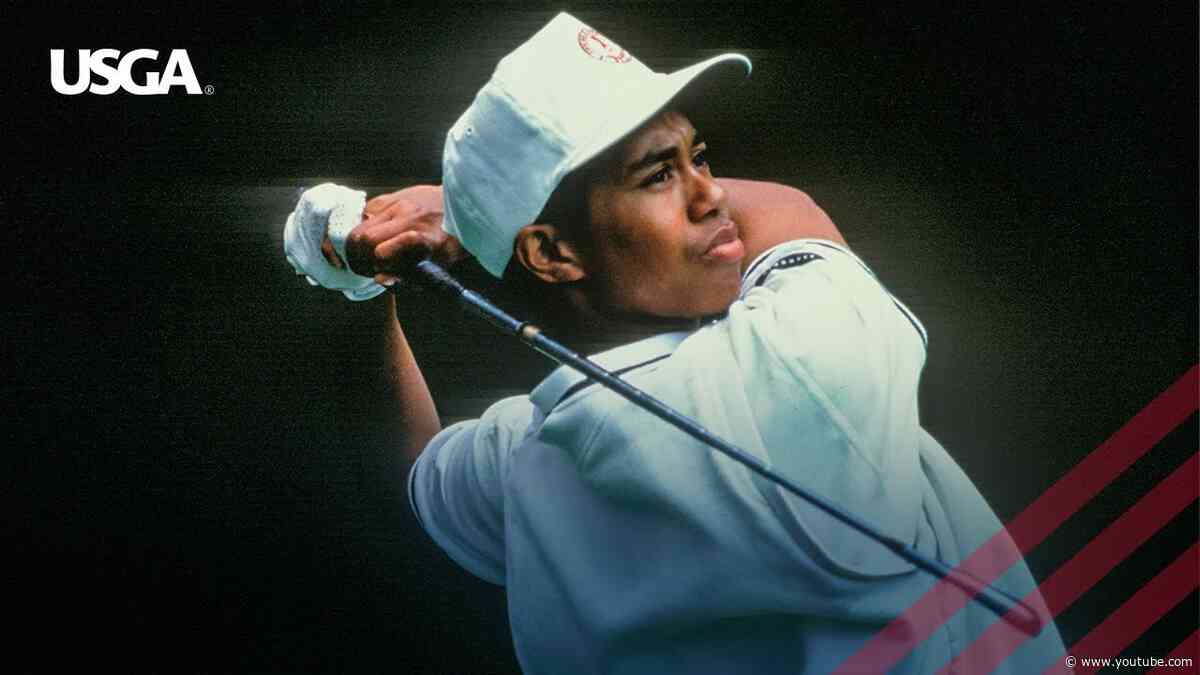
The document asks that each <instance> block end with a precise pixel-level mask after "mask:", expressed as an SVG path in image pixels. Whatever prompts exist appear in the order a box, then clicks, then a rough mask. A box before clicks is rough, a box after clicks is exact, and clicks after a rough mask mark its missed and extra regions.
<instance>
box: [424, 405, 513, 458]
mask: <svg viewBox="0 0 1200 675" xmlns="http://www.w3.org/2000/svg"><path fill="white" fill-rule="evenodd" d="M534 420H535V410H534V406H533V403H531V402H530V399H529V397H528V396H510V397H507V398H503V399H500V400H499V401H497V402H495V403H493V404H492V405H490V406H488V408H487V410H485V411H484V413H483V414H482V415H480V416H479V417H478V418H475V419H465V420H459V421H456V422H454V423H453V424H450V425H448V426H447V427H446V428H444V429H442V431H440V432H438V434H437V435H436V436H434V437H433V440H431V441H430V442H429V444H428V445H427V446H426V447H425V451H424V453H422V457H424V458H442V460H443V461H448V460H449V457H450V456H451V455H455V456H458V457H472V458H473V460H472V461H474V462H475V463H477V464H480V465H483V466H486V467H487V468H488V469H489V470H490V471H492V472H493V473H495V474H496V475H501V474H502V473H503V471H502V468H501V465H502V464H503V463H504V460H505V458H506V457H507V455H508V453H509V452H510V451H511V450H512V449H513V448H514V447H516V446H517V445H518V444H520V443H521V441H523V440H524V439H525V437H526V436H528V434H529V432H530V429H531V427H532V426H533V424H534Z"/></svg>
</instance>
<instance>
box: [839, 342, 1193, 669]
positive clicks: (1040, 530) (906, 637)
mask: <svg viewBox="0 0 1200 675" xmlns="http://www.w3.org/2000/svg"><path fill="white" fill-rule="evenodd" d="M1198 388H1200V365H1197V366H1192V368H1191V369H1190V370H1188V372H1187V373H1186V374H1185V375H1184V376H1183V377H1181V378H1179V380H1177V381H1176V382H1175V384H1172V385H1171V386H1170V387H1169V388H1168V389H1167V390H1166V391H1164V392H1163V393H1161V394H1159V395H1158V397H1157V398H1155V399H1154V400H1153V401H1151V402H1150V405H1148V406H1146V407H1145V408H1143V409H1142V411H1141V412H1139V413H1138V414H1137V415H1134V417H1133V419H1131V420H1129V422H1127V423H1126V424H1125V426H1123V427H1121V428H1120V429H1119V430H1118V431H1117V432H1116V433H1115V434H1113V435H1112V436H1111V437H1110V438H1109V439H1108V440H1107V441H1105V442H1104V443H1102V444H1101V445H1100V447H1098V448H1096V449H1095V450H1093V451H1092V452H1091V453H1090V454H1089V455H1088V456H1087V457H1085V458H1084V460H1083V461H1082V462H1080V463H1079V464H1077V465H1076V466H1075V468H1074V469H1072V470H1071V471H1069V472H1067V475H1065V476H1063V477H1062V478H1060V479H1059V480H1058V481H1057V482H1055V484H1054V485H1053V486H1051V487H1050V489H1049V490H1046V491H1045V492H1044V493H1042V495H1041V496H1040V497H1038V498H1037V500H1035V501H1034V503H1033V504H1031V505H1030V506H1028V507H1026V509H1025V510H1024V511H1022V512H1021V513H1020V514H1019V515H1018V516H1017V517H1016V518H1015V519H1013V521H1012V523H1011V524H1010V525H1009V527H1008V529H1007V530H1006V529H1001V530H1000V531H999V532H997V533H996V535H995V536H993V537H992V538H991V539H989V540H988V541H987V542H986V543H984V544H983V545H982V546H980V547H979V548H978V549H977V550H976V551H975V552H974V553H972V554H971V555H970V556H969V557H968V558H967V559H966V560H965V561H964V562H963V563H962V564H960V565H959V569H962V570H964V571H966V572H967V573H969V574H972V575H974V576H975V577H977V578H979V579H981V580H982V581H984V582H987V583H991V582H993V581H995V580H996V578H997V577H999V576H1000V575H1001V574H1002V573H1003V572H1004V571H1006V570H1007V569H1008V568H1009V567H1011V566H1012V565H1013V564H1014V563H1016V562H1017V561H1018V560H1019V559H1020V558H1021V556H1022V555H1023V554H1024V553H1025V552H1027V551H1029V550H1030V549H1032V548H1033V547H1034V546H1036V545H1038V544H1039V543H1041V541H1042V540H1043V539H1045V538H1046V536H1047V535H1049V534H1050V533H1051V532H1053V531H1054V530H1055V529H1056V528H1057V527H1058V526H1059V525H1061V524H1062V523H1063V521H1065V520H1066V519H1067V518H1069V517H1070V516H1071V515H1072V514H1074V513H1075V512H1076V511H1078V510H1079V509H1080V508H1081V507H1082V506H1083V505H1084V504H1086V503H1087V502H1088V501H1089V500H1091V499H1092V497H1094V496H1096V493H1098V492H1100V490H1101V489H1103V488H1104V487H1105V486H1106V485H1108V484H1109V483H1110V482H1112V480H1113V479H1114V478H1116V477H1117V476H1119V475H1120V474H1121V472H1123V471H1124V470H1125V469H1127V468H1129V466H1130V465H1131V464H1133V463H1134V462H1135V461H1137V460H1138V458H1140V457H1141V456H1142V455H1144V454H1146V452H1147V451H1149V450H1150V448H1152V447H1154V445H1155V444H1157V443H1158V442H1159V441H1160V440H1162V438H1163V437H1164V436H1166V435H1167V434H1168V433H1169V432H1170V431H1171V430H1172V429H1174V428H1175V427H1177V426H1179V425H1180V424H1181V423H1182V422H1183V421H1184V420H1186V419H1187V418H1188V416H1189V415H1191V414H1192V413H1193V412H1194V411H1195V410H1196V408H1197V406H1198V404H1200V401H1198V400H1197V399H1198V398H1200V394H1198ZM1010 531H1011V532H1012V535H1011V537H1012V538H1011V539H1010V535H1009V532H1010ZM1014 544H1015V545H1014ZM969 601H970V599H969V598H968V597H967V596H966V594H964V593H961V592H959V591H958V590H957V589H956V588H955V587H954V586H952V585H951V584H949V583H948V582H945V581H941V582H938V583H937V584H935V585H934V586H933V588H931V589H929V591H927V592H926V593H925V594H924V595H923V596H921V599H920V600H917V602H916V603H914V604H913V605H912V606H911V607H909V608H908V609H907V610H905V611H904V613H902V614H901V615H900V616H898V617H896V618H895V619H893V620H892V622H891V623H889V624H888V625H887V626H885V627H884V628H883V630H881V631H879V632H878V633H876V634H875V636H874V637H872V638H871V639H870V640H868V641H867V643H866V644H864V645H863V647H862V648H861V649H859V650H858V651H857V652H855V653H854V654H853V655H851V656H850V658H848V659H846V661H845V662H843V663H842V665H841V667H839V668H838V670H837V671H836V673H838V674H839V675H850V674H853V673H862V672H882V671H886V670H890V669H891V668H892V667H894V666H895V665H896V664H897V663H899V662H900V661H901V659H903V658H904V657H905V656H907V655H908V653H909V652H911V651H912V649H913V648H914V647H916V646H917V645H918V644H920V643H921V642H922V641H924V640H925V639H926V638H928V637H929V636H930V635H932V634H933V632H934V631H935V630H937V629H938V627H939V626H941V625H942V624H943V623H945V621H946V619H947V618H949V617H950V616H951V615H953V614H954V613H955V612H957V611H958V610H960V609H962V608H963V607H964V606H966V604H967V602H969ZM1039 604H1040V603H1035V604H1034V605H1033V606H1034V607H1035V608H1037V607H1038V605H1039Z"/></svg>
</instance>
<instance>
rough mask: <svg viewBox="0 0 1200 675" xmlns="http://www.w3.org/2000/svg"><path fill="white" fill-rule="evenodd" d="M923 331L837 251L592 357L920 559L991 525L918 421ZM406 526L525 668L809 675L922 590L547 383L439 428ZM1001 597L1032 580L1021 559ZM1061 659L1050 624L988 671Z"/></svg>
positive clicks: (848, 540)
mask: <svg viewBox="0 0 1200 675" xmlns="http://www.w3.org/2000/svg"><path fill="white" fill-rule="evenodd" d="M925 342H926V335H925V331H924V328H923V327H922V326H921V324H920V323H919V322H918V321H917V319H916V318H915V317H914V316H913V315H912V313H911V312H910V311H909V310H908V309H907V308H905V307H904V305H902V304H901V303H900V302H899V301H898V300H896V299H895V298H893V297H892V296H891V295H890V294H889V293H888V292H887V291H886V289H884V288H883V286H882V285H881V284H880V283H879V282H878V280H877V279H876V278H875V277H874V275H873V274H872V273H871V272H870V270H869V269H868V268H867V267H866V265H864V264H863V263H862V261H861V260H859V259H858V258H857V257H856V256H855V255H854V254H852V253H851V252H850V251H848V250H847V249H845V248H844V247H842V246H839V245H837V244H834V243H831V242H828V241H824V240H815V239H806V240H797V241H793V242H788V243H786V244H783V245H780V246H777V247H775V248H774V249H772V250H771V251H768V252H767V253H765V254H764V255H763V256H761V257H760V258H759V259H758V260H756V261H755V263H754V264H753V265H751V267H750V268H748V270H747V273H746V275H745V277H744V279H743V285H742V293H741V296H740V298H739V300H738V301H737V302H735V303H734V304H733V305H732V306H731V307H730V310H729V313H728V316H727V317H726V318H724V319H721V320H719V321H716V322H714V323H711V324H709V325H707V326H704V327H703V328H701V329H699V330H697V331H695V332H693V333H690V334H688V333H672V334H666V335H660V336H657V337H654V338H650V339H647V340H642V341H639V342H636V343H633V344H629V345H626V346H623V347H620V348H618V349H614V350H611V351H608V352H605V353H603V354H600V355H597V356H595V357H593V358H594V360H596V361H597V362H599V363H600V364H602V365H603V366H605V367H606V368H608V369H610V370H612V371H615V372H618V373H620V374H621V375H622V377H624V378H625V379H626V380H628V381H629V382H631V383H632V384H634V385H636V386H638V387H641V388H642V389H644V390H646V391H647V392H648V393H650V394H651V395H653V396H655V397H657V398H659V399H660V400H662V401H664V402H666V403H667V404H669V405H670V406H672V407H674V408H675V409H676V410H678V411H680V412H682V413H683V414H685V415H688V416H690V417H692V418H693V419H695V420H697V421H699V422H700V423H701V424H702V425H704V426H705V427H707V428H708V429H709V430H710V431H712V432H714V433H716V434H717V435H719V436H721V437H723V438H725V439H727V440H729V441H731V442H733V443H735V444H736V445H738V446H740V447H741V448H742V449H744V450H746V451H747V452H749V453H751V454H753V455H755V456H756V457H758V458H759V459H761V460H763V461H764V462H766V463H768V464H769V465H771V466H773V467H774V468H775V469H776V470H779V471H781V472H783V473H784V474H785V475H787V476H788V477H789V478H791V479H792V480H794V481H797V482H799V483H800V484H801V485H803V486H805V487H806V488H808V489H809V490H811V491H813V492H816V493H819V494H821V495H824V496H825V497H828V498H829V499H831V500H833V501H834V502H836V503H838V504H841V505H843V506H844V507H846V508H848V509H850V510H852V511H853V512H855V513H856V514H858V515H859V516H861V517H864V518H866V519H867V520H869V521H870V522H872V523H873V524H874V525H875V526H876V527H877V528H879V529H881V530H883V531H884V532H886V533H887V534H890V535H891V536H893V537H896V538H898V539H901V540H903V541H908V542H914V543H915V545H916V547H917V548H918V549H920V550H921V551H923V552H924V553H926V554H929V555H932V556H936V557H939V558H941V559H942V560H944V561H946V562H949V563H956V562H958V561H960V560H961V559H963V558H964V557H965V556H966V555H967V554H969V553H971V552H972V551H973V550H974V549H975V548H977V547H978V546H979V545H980V544H982V543H983V542H984V541H986V540H987V539H988V538H990V537H991V536H992V535H993V534H995V533H996V532H997V531H999V529H1000V523H999V521H998V520H997V519H996V517H995V515H994V514H993V513H992V511H991V509H990V508H989V507H988V506H987V504H986V503H985V502H984V500H983V499H982V497H981V496H980V495H979V493H978V491H977V490H976V489H975V488H974V486H973V485H972V484H971V483H970V481H969V480H968V479H967V478H966V476H965V475H964V474H963V473H962V471H961V470H960V469H959V467H958V466H957V465H956V464H955V463H954V461H953V460H952V459H951V458H950V457H949V455H947V454H946V452H945V450H944V449H942V447H941V446H940V445H939V444H938V443H937V442H936V441H935V440H934V439H933V438H932V437H930V436H929V435H928V434H927V433H926V432H925V431H924V430H923V429H922V428H921V426H920V422H919V418H918V414H917V385H918V380H919V376H920V372H921V368H922V367H923V365H924V360H925ZM409 494H410V499H411V503H412V506H413V509H414V511H415V512H416V514H417V517H418V519H419V520H420V522H421V524H422V526H423V527H424V528H425V530H426V531H427V532H428V533H429V534H430V536H431V537H433V539H434V540H435V541H436V542H437V543H438V544H439V545H440V546H441V548H443V549H444V550H445V551H446V553H447V554H449V556H450V557H451V558H453V559H454V560H455V561H456V562H458V563H459V564H460V565H462V566H463V567H464V568H466V569H467V570H469V571H471V572H472V573H474V574H476V575H477V576H479V577H481V578H483V579H485V580H487V581H490V582H493V583H496V584H502V585H505V586H506V587H507V590H508V606H509V618H510V622H511V625H512V632H513V640H514V643H515V646H516V650H517V654H518V657H519V658H520V661H521V664H522V667H523V668H524V669H525V670H526V672H530V673H566V672H570V673H572V674H573V675H579V674H582V673H593V672H595V673H670V672H679V673H759V674H761V673H792V674H794V673H823V672H828V671H830V670H832V669H833V668H835V667H836V666H837V664H839V663H841V662H842V661H843V660H844V659H845V658H846V657H848V656H849V655H850V654H852V653H854V651H855V650H856V649H857V648H858V647H860V646H861V645H862V644H863V643H864V641H865V640H867V639H868V638H870V637H871V636H872V635H873V634H874V633H875V632H877V631H878V630H879V629H880V628H881V627H882V626H883V625H885V624H886V623H887V622H888V621H889V620H890V619H892V618H894V617H895V616H897V615H898V614H900V613H901V612H903V611H904V610H905V609H906V608H908V607H909V606H910V605H911V604H912V603H913V602H915V601H916V600H917V599H918V598H919V597H920V596H921V595H922V594H923V593H924V592H925V591H926V590H927V589H928V588H929V587H930V586H931V585H932V584H933V580H932V579H931V578H929V577H928V575H926V574H925V573H923V572H919V571H916V570H914V569H913V568H912V566H911V565H909V564H908V563H906V562H904V561H903V560H900V559H899V558H896V557H895V556H894V555H892V554H891V553H889V552H888V551H886V550H885V549H883V548H882V547H881V546H879V545H878V544H876V543H874V542H873V541H871V540H868V539H866V538H865V537H863V536H861V535H859V534H857V533H855V532H854V531H852V530H850V529H849V528H847V527H845V526H844V525H841V524H840V523H838V522H836V521H834V520H832V519H831V518H830V517H828V516H827V515H825V514H823V513H821V512H819V511H817V510H816V509H815V508H813V507H811V506H809V505H808V504H807V503H805V502H803V501H801V500H799V499H797V498H795V497H792V496H791V495H789V494H788V493H785V492H783V491H782V490H781V489H779V488H778V487H776V486H775V485H774V484H772V483H770V482H768V481H766V480H764V479H761V478H760V477H758V476H756V475H755V474H753V473H751V472H750V471H749V470H747V469H745V468H744V467H742V466H741V465H739V464H737V463H736V462H734V461H733V460H730V459H728V458H727V457H724V456H723V455H720V454H718V453H716V452H715V451H712V450H710V449H708V448H707V447H706V446H704V445H702V444H700V443H699V442H697V441H694V440H693V439H691V438H690V437H688V436H686V435H684V434H683V433H682V432H680V431H678V430H677V429H675V428H674V427H671V426H669V425H667V424H666V423H664V422H662V421H660V420H658V419H657V418H654V417H653V416H651V415H650V414H649V413H647V412H645V411H643V410H641V409H640V408H637V407H636V406H634V405H633V404H631V403H629V402H627V401H625V400H624V399H622V398H620V397H618V396H617V395H616V394H613V393H612V392H609V391H608V390H606V389H604V388H602V387H600V386H599V385H597V384H594V383H591V382H589V381H587V380H586V379H584V378H583V377H582V376H581V375H579V374H578V373H576V372H575V371H572V370H569V369H566V368H560V369H558V370H556V371H555V372H554V373H552V374H551V375H550V376H549V377H548V378H547V379H546V380H545V381H543V382H542V383H541V384H540V385H539V386H538V387H537V388H536V389H535V390H534V391H533V393H532V394H531V395H530V396H528V397H526V396H520V397H513V398H508V399H504V400H502V401H500V402H498V403H496V404H495V405H493V406H492V407H491V408H489V409H488V410H487V412H486V413H484V415H483V417H482V418H480V419H478V420H472V421H469V422H462V423H459V424H455V425H453V426H451V427H449V428H447V429H445V430H443V431H442V432H441V433H440V434H438V435H437V436H436V437H435V438H434V439H433V440H432V441H431V442H430V444H429V446H428V447H427V448H426V449H425V451H424V453H423V454H422V455H421V457H420V459H419V460H418V461H417V463H416V464H415V466H414V467H413V469H412V472H411V474H410V476H409ZM1000 585H1001V586H1002V587H1004V588H1006V589H1008V590H1010V591H1012V592H1014V593H1015V594H1017V595H1018V596H1023V595H1024V594H1026V593H1028V592H1029V591H1031V590H1033V589H1034V587H1035V584H1034V582H1033V580H1032V577H1031V576H1030V574H1029V571H1028V569H1027V568H1026V566H1025V565H1024V563H1019V564H1018V565H1016V566H1014V567H1013V568H1012V570H1010V572H1009V573H1007V574H1006V575H1005V576H1004V577H1002V578H1001V579H1000ZM993 618H994V617H992V615H991V614H990V613H988V612H987V611H986V610H984V609H981V608H978V607H975V606H973V605H972V606H968V607H967V608H966V609H964V610H963V611H961V612H959V613H957V614H956V615H955V616H954V617H951V618H950V620H949V621H947V622H946V623H945V624H944V625H943V627H942V628H941V629H940V630H938V631H937V632H936V633H935V634H934V635H933V636H932V637H930V638H929V639H928V640H926V641H925V642H924V643H922V645H921V646H920V647H919V648H918V649H917V650H915V651H914V652H913V653H912V654H910V655H909V657H908V658H907V659H906V660H905V661H904V662H902V663H901V664H900V666H899V667H898V668H897V669H896V670H894V671H893V672H911V673H917V672H927V671H932V670H936V669H937V668H940V667H941V666H942V665H944V664H945V663H946V662H947V661H949V659H950V658H951V656H953V655H954V654H955V653H957V651H958V650H960V649H962V648H963V647H965V646H966V644H968V643H969V642H970V640H971V638H973V637H974V636H975V635H977V634H978V633H979V632H981V631H982V630H983V628H985V627H986V626H987V625H988V624H990V623H991V621H992V620H993ZM1062 653H1063V647H1062V642H1061V639H1060V638H1059V636H1058V633H1057V630H1056V629H1055V628H1054V627H1053V626H1050V627H1048V628H1047V629H1046V630H1045V631H1043V632H1042V634H1041V636H1040V637H1038V638H1037V639H1034V640H1031V641H1030V642H1029V643H1027V644H1026V646H1025V647H1023V648H1022V649H1020V650H1018V651H1017V652H1016V653H1015V654H1014V655H1013V656H1012V657H1011V658H1009V659H1008V660H1007V661H1006V662H1005V666H1004V668H1003V669H1002V670H1003V671H1004V672H1013V673H1025V672H1035V670H1036V671H1040V670H1042V669H1043V668H1045V667H1046V666H1048V665H1050V664H1051V663H1053V662H1054V660H1055V659H1056V658H1059V657H1060V656H1061V654H1062Z"/></svg>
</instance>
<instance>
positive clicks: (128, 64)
mask: <svg viewBox="0 0 1200 675" xmlns="http://www.w3.org/2000/svg"><path fill="white" fill-rule="evenodd" d="M64 51H65V50H62V49H51V50H50V86H52V87H54V91H57V92H58V93H60V94H66V95H68V96H73V95H75V94H82V93H83V92H84V91H88V92H91V93H93V94H101V95H107V94H112V93H114V92H116V91H117V89H124V90H125V91H127V92H129V93H130V94H135V95H137V96H148V95H152V94H169V93H171V87H183V88H184V89H186V90H187V93H189V94H200V93H203V92H201V91H200V84H199V83H198V82H196V71H194V70H192V62H191V61H190V60H189V59H188V54H187V50H184V49H172V50H171V55H170V56H169V57H167V65H166V67H164V68H163V72H162V74H161V76H160V74H159V73H157V72H154V71H151V72H148V73H146V82H145V83H144V84H142V83H138V82H134V80H133V63H134V62H135V61H139V60H142V59H147V60H151V61H155V60H157V59H158V51H157V50H154V49H135V50H133V51H131V52H129V53H128V54H126V55H125V56H121V52H120V51H118V50H116V49H97V50H96V51H92V50H90V49H80V50H79V76H78V79H77V80H76V81H75V83H74V84H67V80H66V77H65V76H64V75H63V60H64V58H65V56H64ZM93 80H95V81H93ZM205 89H207V90H208V93H210V94H211V93H212V87H211V86H209V87H206V88H205Z"/></svg>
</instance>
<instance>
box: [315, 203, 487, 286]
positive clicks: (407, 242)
mask: <svg viewBox="0 0 1200 675" xmlns="http://www.w3.org/2000/svg"><path fill="white" fill-rule="evenodd" d="M321 248H322V251H324V252H325V257H326V258H327V259H329V261H330V263H331V264H333V265H334V266H339V264H340V263H341V261H339V260H337V254H336V253H334V250H333V245H332V244H330V243H329V241H328V239H326V241H325V243H324V244H323V245H322V247H321ZM346 257H347V258H348V260H346V261H345V262H346V263H348V264H349V266H350V271H352V272H354V273H355V274H359V275H362V276H367V277H374V278H375V280H376V281H378V282H379V283H381V284H385V285H390V284H391V283H392V282H394V281H395V280H396V278H397V277H399V276H400V274H402V273H403V272H404V271H405V270H406V269H407V268H408V267H410V266H411V265H412V264H414V263H415V262H417V261H419V260H422V259H424V258H427V257H428V258H432V259H433V260H434V262H437V263H438V264H441V265H443V266H450V265H453V264H454V263H456V262H459V261H460V260H462V259H463V258H465V257H467V253H466V251H465V250H464V249H463V247H462V245H461V244H459V242H458V240H457V239H455V238H454V237H451V236H450V235H448V234H446V233H445V231H443V230H442V189H441V188H440V187H438V186H434V185H417V186H414V187H410V188H405V189H403V190H400V191H398V192H392V193H389V194H385V195H380V196H378V197H375V198H373V199H371V200H369V201H368V202H367V204H366V208H364V209H363V220H362V222H361V223H360V224H359V225H358V226H357V227H355V228H354V229H353V230H351V231H350V235H349V236H348V237H347V238H346Z"/></svg>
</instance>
